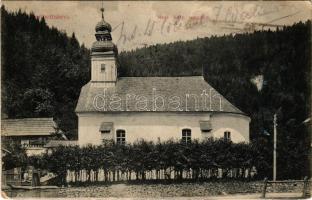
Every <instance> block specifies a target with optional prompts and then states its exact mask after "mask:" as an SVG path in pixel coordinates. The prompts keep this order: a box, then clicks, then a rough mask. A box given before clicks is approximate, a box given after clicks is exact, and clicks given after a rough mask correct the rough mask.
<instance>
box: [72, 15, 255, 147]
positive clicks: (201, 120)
mask: <svg viewBox="0 0 312 200" xmlns="http://www.w3.org/2000/svg"><path fill="white" fill-rule="evenodd" d="M95 30H96V33H95V37H96V41H95V42H94V43H93V45H92V48H91V80H90V82H88V83H87V84H86V85H84V86H83V87H82V89H81V93H80V97H79V100H78V103H77V107H76V113H77V116H78V143H79V144H80V145H87V144H93V145H100V144H102V143H103V140H114V141H115V142H117V143H120V144H124V143H133V142H135V141H136V140H139V139H144V140H148V141H154V142H156V141H159V140H160V141H164V140H168V139H173V140H182V141H184V142H188V141H190V140H194V139H198V140H202V139H205V138H209V137H213V138H223V137H224V138H226V139H229V140H232V141H233V142H249V123H250V118H249V117H248V116H247V115H246V114H244V113H243V112H242V111H240V110H239V109H238V108H236V107H235V106H234V105H233V104H231V103H230V102H229V101H228V100H226V99H225V98H224V97H223V96H222V95H221V94H219V93H218V92H217V91H216V90H215V89H214V88H213V87H211V86H210V85H209V84H208V83H207V82H206V81H205V80H204V78H203V76H183V77H119V76H118V65H117V63H116V57H117V54H118V52H117V48H116V45H114V44H113V42H112V37H111V30H112V28H111V26H110V24H108V23H107V22H105V21H104V17H103V14H102V20H101V21H100V22H99V23H98V24H97V25H96V28H95Z"/></svg>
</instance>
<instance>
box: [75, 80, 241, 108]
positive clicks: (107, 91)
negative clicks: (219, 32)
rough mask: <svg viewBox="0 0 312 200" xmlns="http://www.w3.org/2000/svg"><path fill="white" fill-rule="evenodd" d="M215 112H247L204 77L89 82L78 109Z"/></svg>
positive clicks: (81, 96) (84, 88)
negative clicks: (103, 84) (110, 83)
mask: <svg viewBox="0 0 312 200" xmlns="http://www.w3.org/2000/svg"><path fill="white" fill-rule="evenodd" d="M120 111H135V112H142V111H143V112H144V111H145V112H146V111H164V112H176V111H185V112H187V111H189V112H194V111H198V112H201V111H212V112H230V113H239V114H244V113H243V112H242V111H240V110H239V109H238V108H236V107H235V106H234V105H233V104H231V103H230V102H229V101H228V100H227V99H225V98H224V97H223V96H222V95H221V94H220V93H218V92H217V91H216V90H215V89H214V88H213V87H211V86H210V85H209V84H208V83H207V82H206V81H205V80H204V78H203V77H202V76H188V77H119V78H118V81H117V82H116V85H115V86H114V87H110V88H105V87H99V85H96V84H93V83H92V82H89V83H88V84H86V85H85V86H83V87H82V89H81V93H80V97H79V100H78V104H77V107H76V112H78V113H79V112H120Z"/></svg>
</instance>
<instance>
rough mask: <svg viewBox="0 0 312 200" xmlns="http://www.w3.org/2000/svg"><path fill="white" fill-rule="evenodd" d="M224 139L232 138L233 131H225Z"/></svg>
mask: <svg viewBox="0 0 312 200" xmlns="http://www.w3.org/2000/svg"><path fill="white" fill-rule="evenodd" d="M224 139H225V140H231V132H230V131H224Z"/></svg>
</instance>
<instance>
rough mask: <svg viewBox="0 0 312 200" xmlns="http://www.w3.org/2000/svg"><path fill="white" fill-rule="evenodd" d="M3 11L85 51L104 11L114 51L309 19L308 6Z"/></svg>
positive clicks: (48, 6)
mask: <svg viewBox="0 0 312 200" xmlns="http://www.w3.org/2000/svg"><path fill="white" fill-rule="evenodd" d="M2 4H3V5H4V6H5V7H6V9H7V10H9V11H17V10H19V9H21V10H22V11H25V12H27V13H30V12H33V13H34V14H35V15H36V16H38V17H42V16H44V17H45V20H46V22H47V24H48V25H49V26H54V27H56V28H58V29H59V30H62V31H64V32H66V33H67V34H68V35H71V34H72V33H73V32H74V33H75V35H76V37H77V39H78V41H79V42H80V44H82V43H83V44H85V46H86V47H88V48H90V47H91V45H92V43H93V42H94V41H95V36H94V33H95V25H96V24H97V22H99V21H100V20H101V11H100V8H101V7H102V4H103V7H104V9H105V11H104V16H105V21H107V22H109V23H110V24H111V26H112V28H113V31H112V37H113V42H114V43H115V44H117V46H118V49H119V51H124V50H131V49H135V48H141V47H144V46H149V45H153V44H157V43H170V42H174V41H185V40H192V39H196V38H198V37H200V38H201V37H210V36H212V35H224V34H230V33H232V34H237V33H242V32H252V31H254V30H262V29H265V30H267V29H269V28H270V29H271V30H275V29H276V27H279V26H283V25H292V24H293V23H295V22H299V21H306V20H308V19H311V17H312V3H311V1H265V2H263V1H222V2H221V1H188V2H183V1H172V2H171V1H129V2H128V1H121V2H118V1H105V2H102V1H2Z"/></svg>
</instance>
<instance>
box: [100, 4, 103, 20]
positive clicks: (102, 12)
mask: <svg viewBox="0 0 312 200" xmlns="http://www.w3.org/2000/svg"><path fill="white" fill-rule="evenodd" d="M100 10H101V12H102V19H103V20H104V8H103V5H102V8H101V9H100Z"/></svg>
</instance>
